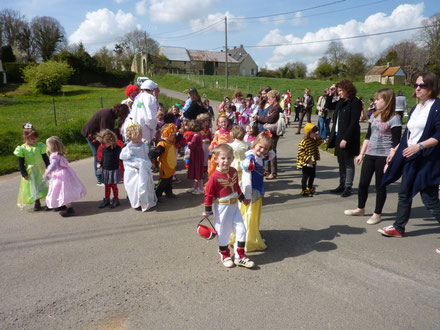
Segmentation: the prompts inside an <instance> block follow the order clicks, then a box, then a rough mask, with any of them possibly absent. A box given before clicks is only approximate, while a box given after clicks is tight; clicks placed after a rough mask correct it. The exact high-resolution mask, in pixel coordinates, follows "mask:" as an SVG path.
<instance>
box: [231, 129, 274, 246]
mask: <svg viewBox="0 0 440 330" xmlns="http://www.w3.org/2000/svg"><path fill="white" fill-rule="evenodd" d="M269 135H270V134H269V133H266V132H263V133H260V134H258V136H257V138H256V139H255V141H254V143H253V145H252V149H251V150H249V151H248V152H246V158H245V160H244V161H243V162H242V163H241V167H242V168H243V176H242V187H243V193H244V196H245V198H246V199H249V200H251V202H250V204H249V205H245V204H241V205H240V211H241V214H242V216H243V220H244V223H245V225H246V230H247V231H246V248H245V250H246V252H251V251H261V250H264V249H266V248H267V245H266V243H265V242H264V240H263V238H262V237H261V234H260V218H261V206H262V204H263V196H264V182H263V178H264V166H265V165H266V164H267V163H268V162H269V161H270V160H271V159H272V158H273V157H275V152H274V151H273V150H271V148H272V139H271V137H270V136H269Z"/></svg>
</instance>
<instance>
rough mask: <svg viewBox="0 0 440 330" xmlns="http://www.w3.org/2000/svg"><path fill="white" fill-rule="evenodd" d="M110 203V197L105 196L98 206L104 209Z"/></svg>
mask: <svg viewBox="0 0 440 330" xmlns="http://www.w3.org/2000/svg"><path fill="white" fill-rule="evenodd" d="M109 205H110V198H104V199H103V200H102V202H101V204H99V206H98V207H99V208H100V209H103V208H104V207H106V206H109Z"/></svg>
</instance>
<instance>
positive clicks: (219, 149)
mask: <svg viewBox="0 0 440 330" xmlns="http://www.w3.org/2000/svg"><path fill="white" fill-rule="evenodd" d="M221 152H224V153H227V154H228V155H233V154H234V149H232V147H231V146H230V145H228V144H226V143H223V144H220V145H218V146H216V147H215V148H214V155H215V156H216V157H218V156H219V155H220V153H221Z"/></svg>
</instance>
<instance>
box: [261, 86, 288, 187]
mask: <svg viewBox="0 0 440 330" xmlns="http://www.w3.org/2000/svg"><path fill="white" fill-rule="evenodd" d="M262 95H263V94H262ZM280 98H281V95H280V93H279V92H278V91H276V90H271V91H269V92H268V93H267V104H268V105H269V107H268V108H267V109H268V112H267V114H266V116H264V117H262V116H260V115H257V116H255V117H254V119H255V121H256V122H257V123H258V125H260V124H263V125H264V124H275V123H277V122H278V119H279V118H280V112H282V111H283V109H281V106H280V104H279V103H280ZM279 138H280V137H279V136H278V135H276V134H275V133H273V132H272V150H273V151H274V152H275V157H274V158H272V160H271V161H270V162H269V165H268V170H269V173H270V174H269V175H268V176H267V177H266V179H268V180H273V179H275V178H276V177H277V170H278V166H277V143H278V139H279Z"/></svg>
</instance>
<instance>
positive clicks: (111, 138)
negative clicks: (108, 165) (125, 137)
mask: <svg viewBox="0 0 440 330" xmlns="http://www.w3.org/2000/svg"><path fill="white" fill-rule="evenodd" d="M96 140H98V141H99V142H100V143H103V144H105V145H108V146H109V147H110V148H112V149H113V148H114V147H116V145H117V143H116V142H117V140H118V138H117V137H116V134H115V133H114V132H113V131H111V130H109V129H103V130H101V131H100V132H99V133H98V134H96Z"/></svg>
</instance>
